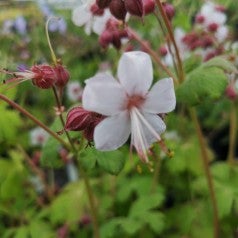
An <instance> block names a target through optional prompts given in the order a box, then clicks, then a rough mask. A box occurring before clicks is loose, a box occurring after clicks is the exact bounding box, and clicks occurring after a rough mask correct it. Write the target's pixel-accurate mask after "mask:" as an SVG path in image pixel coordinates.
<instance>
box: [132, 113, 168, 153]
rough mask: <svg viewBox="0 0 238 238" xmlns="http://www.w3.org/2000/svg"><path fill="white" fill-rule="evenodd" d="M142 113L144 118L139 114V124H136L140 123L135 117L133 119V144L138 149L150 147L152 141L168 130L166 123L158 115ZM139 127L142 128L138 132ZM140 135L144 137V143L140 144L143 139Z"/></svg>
mask: <svg viewBox="0 0 238 238" xmlns="http://www.w3.org/2000/svg"><path fill="white" fill-rule="evenodd" d="M140 114H141V116H142V117H143V120H142V119H141V117H139V116H138V115H137V121H138V122H139V125H136V126H135V124H136V123H138V122H136V120H135V119H134V120H132V121H131V124H132V125H131V128H132V132H131V134H132V136H131V138H132V144H133V145H134V146H135V147H136V149H137V151H138V149H139V148H143V147H144V148H145V149H148V148H149V147H150V146H151V145H152V143H154V142H155V141H158V140H159V139H160V135H161V134H162V133H163V132H164V131H165V130H166V125H165V123H164V122H163V120H162V119H161V118H160V117H159V116H158V115H156V114H151V113H141V112H140ZM137 128H138V129H139V128H140V132H138V129H137ZM140 134H141V136H140ZM138 135H139V136H140V137H141V138H143V145H140V144H141V143H140V141H142V140H141V138H139V137H138Z"/></svg>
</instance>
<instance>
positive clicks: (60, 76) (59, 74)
mask: <svg viewBox="0 0 238 238" xmlns="http://www.w3.org/2000/svg"><path fill="white" fill-rule="evenodd" d="M54 72H55V75H56V81H55V85H56V86H57V87H60V88H63V87H64V86H65V85H66V84H67V83H68V81H69V72H68V70H67V69H66V68H65V67H64V66H62V65H61V64H57V65H56V66H55V67H54Z"/></svg>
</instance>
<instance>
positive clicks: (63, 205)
mask: <svg viewBox="0 0 238 238" xmlns="http://www.w3.org/2000/svg"><path fill="white" fill-rule="evenodd" d="M87 202H88V197H87V193H86V192H85V188H84V184H83V182H76V183H71V184H69V185H67V187H65V188H64V190H63V191H62V193H60V194H59V195H58V196H57V197H56V199H55V200H54V201H53V202H52V204H51V207H50V210H49V215H50V219H51V221H52V222H53V223H65V222H67V223H69V224H70V223H75V222H78V221H79V219H80V217H82V215H83V214H84V211H85V210H87V208H86V205H87Z"/></svg>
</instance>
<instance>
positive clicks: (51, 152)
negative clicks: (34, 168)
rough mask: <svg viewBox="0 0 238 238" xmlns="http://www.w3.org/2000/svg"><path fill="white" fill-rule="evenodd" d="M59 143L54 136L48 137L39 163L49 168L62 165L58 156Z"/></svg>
mask: <svg viewBox="0 0 238 238" xmlns="http://www.w3.org/2000/svg"><path fill="white" fill-rule="evenodd" d="M60 148H61V145H60V144H59V142H58V141H57V140H55V138H52V137H50V138H49V139H48V140H47V142H46V144H45V145H44V146H43V149H42V154H41V159H40V162H41V165H42V166H45V167H49V168H58V167H60V166H61V165H62V161H61V160H60V158H59V150H60Z"/></svg>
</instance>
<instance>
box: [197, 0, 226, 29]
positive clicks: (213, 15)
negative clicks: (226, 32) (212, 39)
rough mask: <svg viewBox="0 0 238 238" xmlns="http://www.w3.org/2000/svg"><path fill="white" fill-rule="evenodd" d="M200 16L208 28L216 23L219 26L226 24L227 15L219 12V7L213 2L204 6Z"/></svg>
mask: <svg viewBox="0 0 238 238" xmlns="http://www.w3.org/2000/svg"><path fill="white" fill-rule="evenodd" d="M200 14H201V15H202V16H203V17H204V25H206V26H208V25H210V24H212V23H216V24H218V25H219V26H220V25H223V24H225V22H226V19H227V17H226V14H224V13H223V12H221V11H218V10H217V5H216V4H214V3H213V2H210V1H208V2H206V3H205V4H203V6H202V8H201V11H200Z"/></svg>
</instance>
